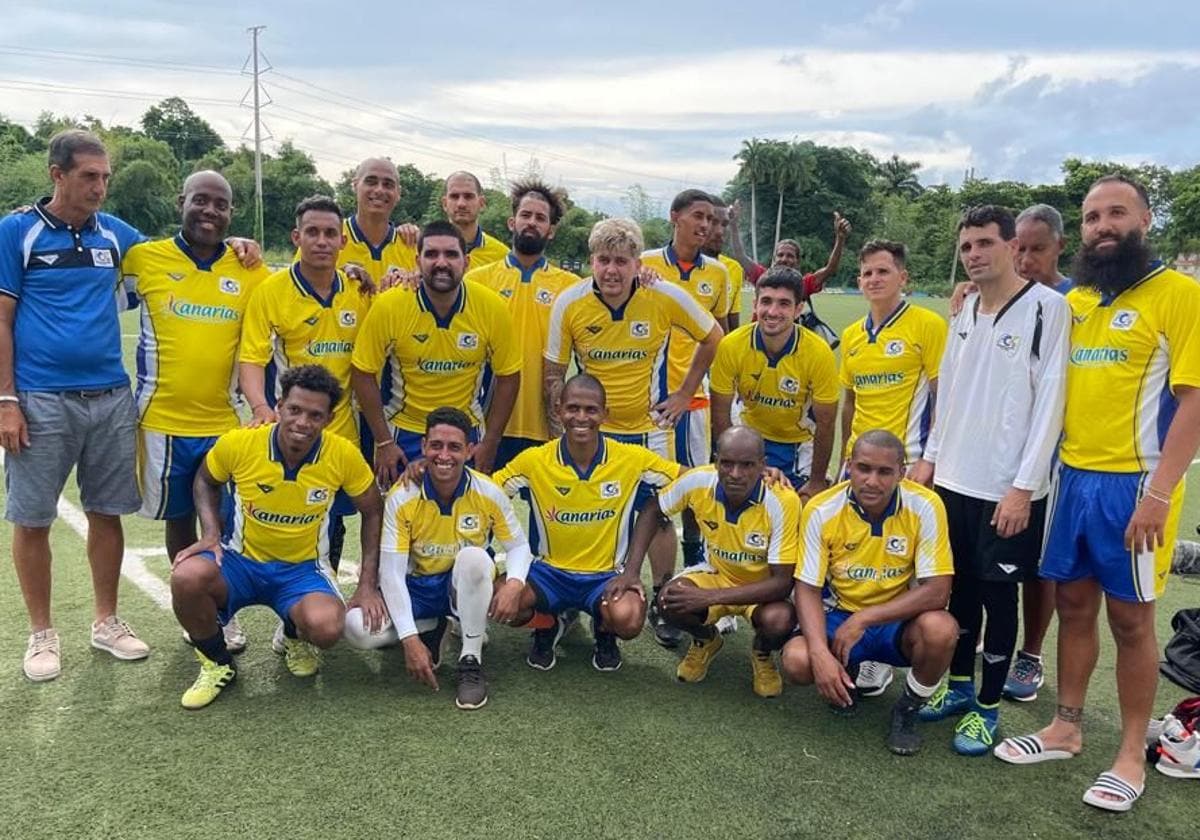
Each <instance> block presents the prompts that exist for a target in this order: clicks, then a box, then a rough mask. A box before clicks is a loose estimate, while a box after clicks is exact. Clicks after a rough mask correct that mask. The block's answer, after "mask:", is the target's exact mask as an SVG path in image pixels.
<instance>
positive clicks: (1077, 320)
mask: <svg viewBox="0 0 1200 840" xmlns="http://www.w3.org/2000/svg"><path fill="white" fill-rule="evenodd" d="M1086 320H1087V316H1086V315H1072V316H1071V322H1072V323H1075V324H1082V323H1083V322H1084V321H1086Z"/></svg>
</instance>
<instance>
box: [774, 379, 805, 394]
mask: <svg viewBox="0 0 1200 840" xmlns="http://www.w3.org/2000/svg"><path fill="white" fill-rule="evenodd" d="M779 390H780V391H783V392H784V393H785V394H798V393H800V383H799V382H797V381H796V380H795V379H792V377H790V376H781V377H780V378H779Z"/></svg>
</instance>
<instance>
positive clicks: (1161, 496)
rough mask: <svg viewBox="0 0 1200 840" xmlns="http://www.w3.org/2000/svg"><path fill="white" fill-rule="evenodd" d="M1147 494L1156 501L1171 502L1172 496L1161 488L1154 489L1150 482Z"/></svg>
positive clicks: (1165, 503)
mask: <svg viewBox="0 0 1200 840" xmlns="http://www.w3.org/2000/svg"><path fill="white" fill-rule="evenodd" d="M1145 495H1146V496H1148V497H1149V498H1151V499H1153V500H1154V501H1156V502H1162V503H1163V504H1164V505H1169V504H1171V497H1170V496H1169V495H1167V494H1166V493H1163V492H1162V491H1161V490H1156V489H1154V488H1153V487H1151V486H1150V485H1149V484H1147V485H1146V492H1145Z"/></svg>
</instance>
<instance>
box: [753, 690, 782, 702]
mask: <svg viewBox="0 0 1200 840" xmlns="http://www.w3.org/2000/svg"><path fill="white" fill-rule="evenodd" d="M754 694H755V696H756V697H761V698H762V699H764V700H770V699H772V698H774V697H779V696H780V695H782V694H783V689H782V688H781V689H779V691H776V692H775V693H774V694H764V693H763V692H761V691H759V690H758V689H757V688H756V689H754Z"/></svg>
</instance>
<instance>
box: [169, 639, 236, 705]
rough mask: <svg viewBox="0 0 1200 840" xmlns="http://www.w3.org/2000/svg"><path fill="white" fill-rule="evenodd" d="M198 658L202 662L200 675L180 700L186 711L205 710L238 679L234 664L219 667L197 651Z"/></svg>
mask: <svg viewBox="0 0 1200 840" xmlns="http://www.w3.org/2000/svg"><path fill="white" fill-rule="evenodd" d="M196 658H197V659H199V660H200V674H199V676H197V677H196V681H195V682H194V683H192V686H191V688H189V689H188V690H187V691H185V692H183V697H182V698H180V700H179V702H180V704H181V705H182V706H183V708H185V709H192V710H195V709H203V708H204V707H205V706H207V705H208V704H209V703H211V702H212V701H214V700H216V699H217V697H218V696H219V695H220V694H221V690H222V689H224V688H225V687H226V686H228V685H229V684H230V683H232V682H233V681H234V680H235V679H237V668H235V667H233V664H232V663H230V664H229V665H218V664H217V663H216V662H213V661H212V660H211V659H209V658H208V657H207V656H205V655H204V654H203V653H201V652H200V651H196Z"/></svg>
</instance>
